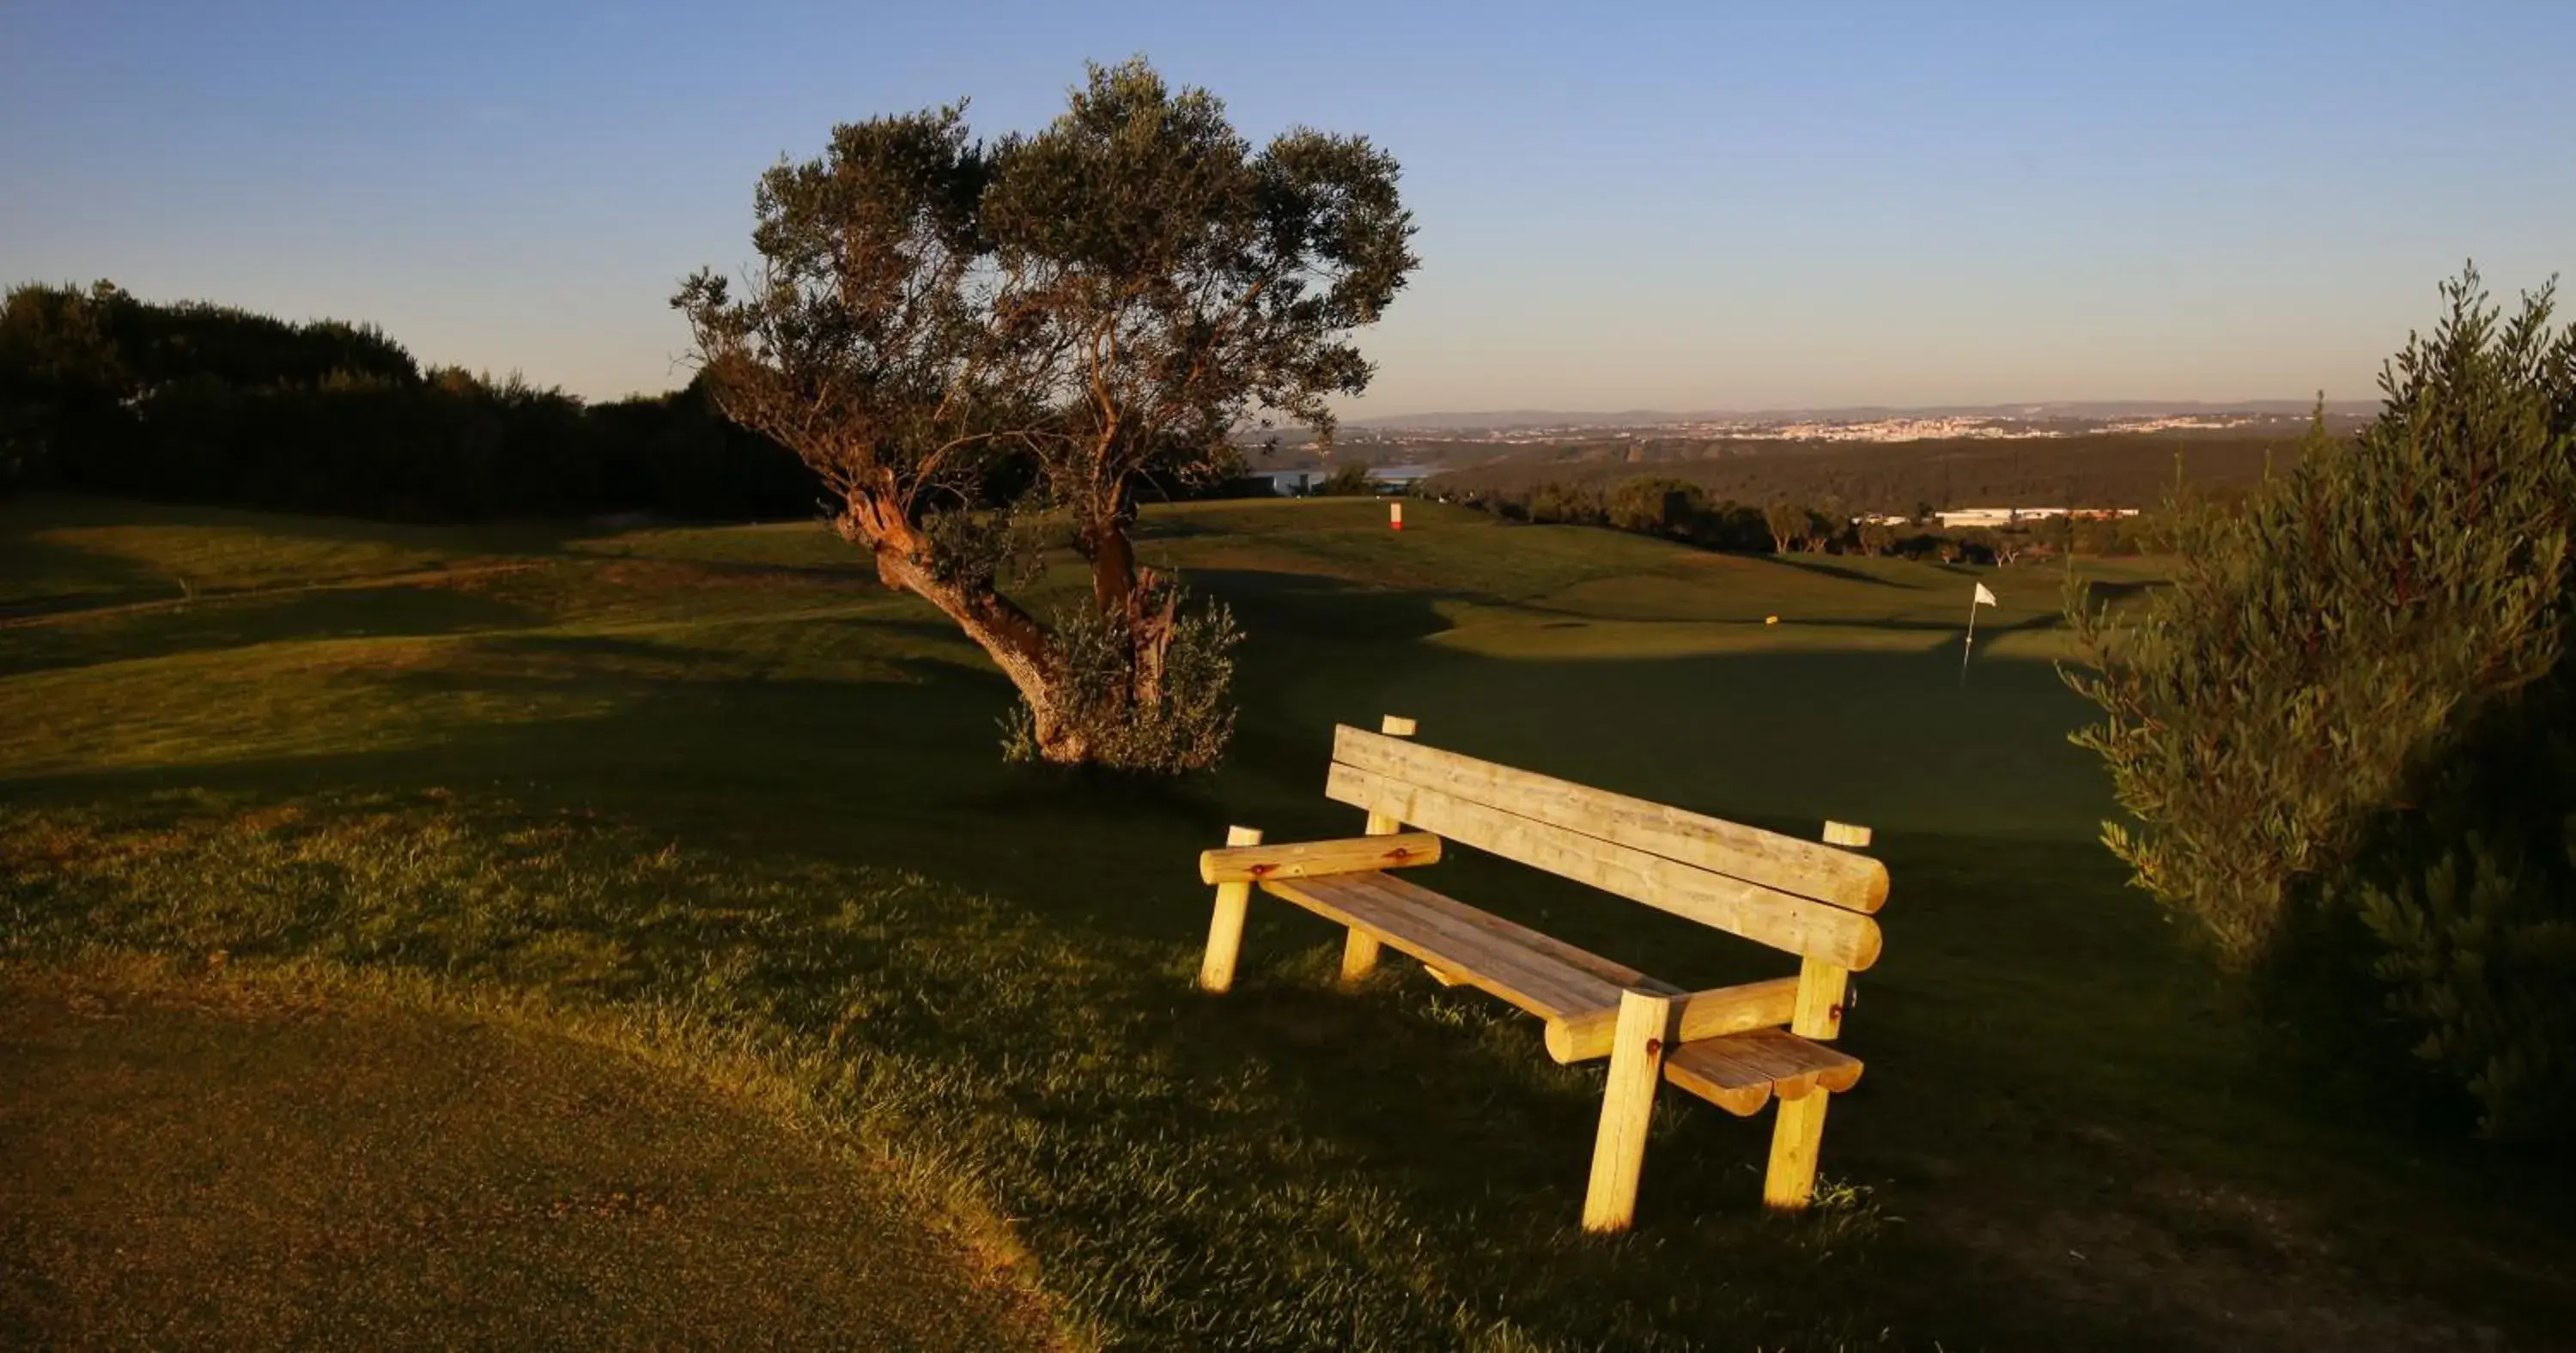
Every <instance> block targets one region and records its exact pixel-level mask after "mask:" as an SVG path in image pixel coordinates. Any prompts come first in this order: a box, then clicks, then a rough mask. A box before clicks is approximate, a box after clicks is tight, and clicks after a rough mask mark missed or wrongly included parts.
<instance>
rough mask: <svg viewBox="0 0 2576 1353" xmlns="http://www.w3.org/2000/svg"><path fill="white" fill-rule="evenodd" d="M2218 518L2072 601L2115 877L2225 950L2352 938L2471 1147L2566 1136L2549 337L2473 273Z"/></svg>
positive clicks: (2571, 567) (2561, 621)
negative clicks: (2472, 1135)
mask: <svg viewBox="0 0 2576 1353" xmlns="http://www.w3.org/2000/svg"><path fill="white" fill-rule="evenodd" d="M2444 297H2445V300H2446V302H2447V305H2446V312H2445V314H2444V315H2443V318H2442V321H2441V323H2440V324H2439V325H2438V326H2437V327H2436V328H2435V329H2434V330H2433V331H2432V332H2431V333H2429V334H2425V335H2420V336H2417V337H2414V338H2412V339H2410V341H2409V342H2408V344H2407V346H2406V348H2405V349H2404V350H2403V351H2401V352H2400V353H2398V354H2397V356H2396V357H2395V358H2394V359H2393V360H2392V361H2391V362H2390V363H2389V365H2388V367H2387V369H2386V371H2385V374H2384V375H2383V377H2382V386H2383V389H2384V392H2385V394H2386V403H2385V406H2384V408H2383V411H2382V412H2381V414H2380V415H2379V417H2378V418H2377V420H2376V421H2374V422H2373V423H2372V424H2371V425H2370V426H2369V427H2368V428H2367V429H2365V430H2364V431H2363V432H2362V433H2361V435H2360V436H2359V437H2358V438H2357V439H2355V440H2353V441H2352V442H2350V443H2345V442H2342V441H2341V440H2340V439H2337V438H2333V437H2330V436H2328V435H2327V434H2326V433H2325V431H2324V430H2323V428H2322V426H2320V427H2319V428H2318V429H2317V430H2316V431H2315V432H2314V433H2313V434H2312V436H2311V440H2310V442H2309V444H2308V446H2307V448H2306V449H2305V450H2304V451H2303V452H2302V454H2301V455H2300V457H2299V460H2298V463H2297V465H2296V466H2295V468H2293V469H2292V470H2290V471H2289V472H2288V473H2286V474H2284V475H2281V476H2278V477H2276V478H2273V479H2271V480H2269V481H2267V482H2266V483H2264V484H2263V485H2262V486H2260V487H2259V488H2258V489H2257V490H2256V491H2255V492H2254V493H2252V494H2251V495H2250V496H2249V497H2248V498H2247V499H2246V500H2245V501H2244V503H2243V504H2242V505H2240V506H2235V507H2225V506H2219V505H2205V504H2184V505H2180V506H2178V507H2177V509H2176V521H2175V525H2174V529H2175V535H2176V543H2177V545H2178V549H2179V555H2180V557H2179V560H2178V562H2177V565H2176V569H2175V574H2174V577H2173V580H2172V585H2171V586H2170V587H2166V588H2162V589H2159V590H2158V591H2157V592H2156V593H2155V594H2154V595H2153V597H2152V598H2151V599H2149V600H2147V601H2145V602H2143V603H2141V604H2140V605H2138V606H2137V607H2135V608H2134V609H2132V610H2130V611H2127V612H2115V611H2108V610H2105V609H2103V608H2101V607H2098V606H2093V605H2089V604H2084V603H2083V602H2081V601H2080V600H2079V601H2078V602H2077V604H2076V605H2075V607H2074V613H2073V620H2074V622H2075V625H2076V628H2077V631H2078V634H2079V636H2080V638H2081V639H2082V641H2083V644H2084V647H2085V651H2086V658H2087V662H2086V667H2087V668H2088V669H2089V670H2085V671H2079V672H2075V673H2070V680H2071V681H2072V683H2073V684H2074V686H2075V688H2076V689H2077V690H2078V691H2080V692H2081V693H2083V694H2084V695H2085V696H2087V697H2089V698H2090V699H2091V700H2092V701H2093V702H2094V703H2095V704H2097V705H2098V706H2100V708H2101V711H2102V719H2101V721H2100V722H2099V723H2096V724H2094V725H2093V726H2092V727H2090V728H2087V729H2085V730H2083V731H2082V732H2081V733H2080V734H2078V735H2077V739H2076V740H2077V741H2078V742H2079V743H2080V744H2081V745H2083V746H2086V747H2089V748H2091V749H2093V750H2094V751H2095V752H2097V753H2099V754H2100V755H2101V757H2102V759H2103V762H2104V764H2105V765H2106V766H2107V767H2108V769H2109V771H2110V774H2111V781H2112V785H2113V788H2114V790H2115V791H2116V792H2117V794H2118V798H2119V802H2120V804H2121V806H2122V807H2123V808H2125V809H2126V810H2127V819H2126V820H2125V821H2120V822H2114V823H2110V824H2106V825H2105V827H2104V839H2105V841H2106V842H2107V843H2108V845H2109V846H2110V848H2111V849H2112V850H2113V851H2114V852H2115V853H2117V854H2118V855H2119V856H2120V858H2121V859H2122V860H2123V861H2125V862H2126V863H2127V864H2128V865H2129V867H2130V868H2131V870H2132V871H2133V873H2134V878H2135V881H2136V882H2137V884H2138V886H2140V887H2141V888H2144V889H2146V890H2147V891H2149V892H2150V893H2152V894H2154V895H2155V896H2156V897H2157V898H2158V899H2160V900H2161V901H2163V902H2164V903H2166V904H2167V905H2168V906H2170V907H2172V908H2173V909H2174V910H2175V911H2176V913H2178V914H2179V915H2180V916H2182V917H2184V918H2186V919H2187V920H2189V921H2190V922H2191V923H2192V924H2193V926H2194V927H2195V928H2196V929H2197V930H2198V931H2199V932H2200V933H2201V934H2203V935H2204V936H2206V937H2207V939H2208V940H2209V941H2210V942H2211V944H2212V946H2213V948H2214V949H2215V951H2216V952H2217V953H2218V954H2219V955H2220V956H2221V957H2222V958H2224V959H2225V960H2226V961H2228V962H2229V963H2230V964H2232V965H2235V966H2239V967H2247V968H2263V969H2277V966H2278V964H2279V962H2280V961H2282V960H2285V959H2289V960H2296V961H2298V962H2301V963H2306V962H2309V961H2311V956H2308V955H2303V954H2300V953H2299V952H2298V951H2299V950H2300V949H2301V948H2302V945H2303V943H2304V939H2305V937H2310V936H2319V935H2334V934H2338V933H2339V934H2343V935H2358V936H2361V937H2366V939H2367V943H2368V946H2369V947H2370V957H2369V958H2367V959H2366V960H2365V961H2364V963H2363V966H2364V967H2365V968H2366V969H2367V975H2368V976H2369V977H2370V978H2371V979H2372V982H2373V983H2374V984H2375V985H2376V987H2377V988H2378V990H2377V991H2375V992H2373V993H2372V994H2371V995H2370V996H2369V997H2368V998H2367V999H2366V1000H2365V1001H2364V1002H2363V1004H2362V1005H2361V1007H2360V1008H2346V1009H2344V1010H2342V1011H2339V1012H2338V1013H2339V1014H2342V1015H2344V1016H2346V1017H2347V1022H2349V1023H2351V1024H2354V1025H2362V1024H2367V1023H2371V1022H2373V1021H2379V1020H2383V1019H2384V1016H2385V1013H2386V1012H2387V1011H2391V1010H2393V1011H2395V1012H2397V1013H2398V1014H2400V1015H2401V1016H2402V1017H2404V1018H2405V1019H2406V1020H2407V1021H2408V1022H2409V1023H2410V1024H2411V1025H2412V1026H2413V1033H2414V1036H2415V1037H2417V1038H2419V1039H2420V1041H2419V1042H2418V1043H2417V1044H2416V1051H2417V1053H2418V1054H2419V1055H2421V1056H2422V1057H2424V1058H2425V1059H2427V1060H2429V1061H2431V1062H2433V1063H2435V1064H2436V1065H2438V1066H2439V1067H2440V1068H2441V1069H2443V1070H2444V1071H2446V1072H2447V1073H2449V1074H2450V1076H2451V1077H2452V1078H2453V1080H2454V1082H2455V1083H2456V1084H2457V1085H2458V1086H2459V1087H2460V1088H2461V1089H2462V1090H2463V1091H2465V1092H2466V1094H2467V1095H2468V1096H2469V1097H2471V1098H2473V1099H2474V1100H2476V1101H2477V1104H2478V1106H2479V1109H2480V1112H2481V1116H2482V1119H2483V1122H2484V1126H2485V1129H2486V1130H2487V1131H2488V1132H2489V1133H2490V1134H2492V1135H2496V1136H2517V1135H2540V1134H2543V1133H2546V1132H2550V1131H2576V742H2571V741H2570V740H2569V738H2568V735H2567V728H2568V726H2569V724H2570V722H2571V711H2576V665H2571V664H2572V663H2576V657H2571V647H2570V644H2569V640H2570V638H2571V633H2576V556H2571V548H2576V330H2570V329H2560V328H2557V327H2556V326H2555V325H2554V323H2553V320H2552V297H2551V295H2550V294H2549V292H2547V291H2545V290H2544V291H2542V292H2540V293H2537V294H2535V295H2532V296H2530V297H2527V298H2526V299H2525V301H2524V303H2523V304H2522V306H2521V307H2520V308H2519V309H2518V310H2516V311H2514V312H2512V313H2511V314H2507V313H2506V312H2504V311H2503V310H2501V309H2500V308H2498V307H2496V306H2494V305H2492V304H2491V303H2489V301H2488V300H2487V298H2486V296H2485V295H2484V293H2483V292H2482V291H2480V289H2479V286H2478V282H2477V276H2476V274H2475V273H2474V272H2469V273H2466V274H2464V275H2463V276H2462V277H2460V278H2459V279H2458V280H2456V281H2454V282H2452V283H2450V284H2448V286H2447V287H2446V288H2445V290H2444Z"/></svg>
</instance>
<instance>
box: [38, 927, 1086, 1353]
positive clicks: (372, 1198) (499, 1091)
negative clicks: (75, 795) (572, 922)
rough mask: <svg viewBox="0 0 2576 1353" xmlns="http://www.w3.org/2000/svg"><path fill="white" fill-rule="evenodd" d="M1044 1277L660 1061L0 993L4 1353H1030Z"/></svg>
mask: <svg viewBox="0 0 2576 1353" xmlns="http://www.w3.org/2000/svg"><path fill="white" fill-rule="evenodd" d="M1049 1338H1050V1326H1049V1323H1048V1322H1047V1320H1046V1319H1045V1317H1044V1315H1043V1314H1042V1313H1041V1312H1040V1311H1039V1309H1038V1308H1037V1307H1036V1305H1035V1303H1034V1302H1033V1301H1032V1300H1031V1299H1030V1298H1029V1297H1028V1296H1027V1295H1026V1293H1025V1290H1024V1288H1023V1287H1022V1286H1021V1284H1020V1282H1019V1280H1018V1279H1017V1277H1016V1276H1015V1275H1013V1274H1011V1273H1010V1272H1009V1271H1007V1270H1006V1269H1004V1268H1002V1267H1001V1266H1000V1265H998V1264H996V1263H994V1262H991V1261H989V1260H984V1259H979V1258H978V1257H977V1256H976V1255H975V1254H974V1253H972V1252H970V1251H969V1250H968V1249H967V1247H966V1246H965V1245H964V1244H962V1243H961V1242H959V1241H956V1240H954V1239H950V1238H947V1237H945V1236H942V1235H939V1234H936V1233H934V1232H933V1231H932V1230H931V1229H929V1228H927V1227H925V1226H924V1225H923V1224H922V1223H921V1222H920V1221H918V1220H916V1219H915V1217H913V1216H912V1215H910V1214H909V1213H908V1211H907V1210H906V1209H905V1208H903V1207H902V1205H900V1204H899V1203H898V1201H897V1200H896V1199H895V1198H894V1197H892V1196H891V1195H890V1193H889V1192H888V1191H887V1190H886V1189H885V1188H884V1187H883V1185H882V1184H881V1182H879V1181H876V1180H872V1179H870V1178H869V1177H867V1176H866V1175H865V1174H864V1173H863V1172H862V1171H860V1170H857V1169H855V1168H853V1167H851V1166H849V1165H847V1164H845V1163H843V1162H842V1161H839V1160H836V1159H835V1158H834V1157H833V1156H832V1155H831V1154H829V1153H828V1152H827V1151H826V1150H824V1149H823V1148H822V1147H821V1146H819V1145H817V1144H816V1143H814V1142H812V1141H809V1140H807V1139H805V1138H803V1137H800V1136H798V1135H796V1134H795V1133H794V1132H792V1131H790V1130H788V1129H786V1128H785V1127H783V1126H781V1125H780V1124H778V1123H776V1122H775V1121H773V1120H771V1119H768V1118H766V1117H763V1116H762V1115H760V1114H759V1113H757V1112H755V1111H753V1110H752V1109H750V1108H749V1107H747V1106H745V1105H743V1104H741V1103H738V1102H736V1101H734V1100H732V1099H730V1098H728V1097H727V1096H726V1095H724V1094H723V1093H721V1092H719V1091H717V1090H714V1089H712V1088H709V1087H707V1086H705V1085H702V1084H699V1083H696V1082H693V1081H689V1080H687V1079H684V1078H682V1077H680V1076H677V1075H674V1074H671V1073H668V1072H664V1071H662V1070H659V1069H657V1068H654V1067H652V1066H650V1065H648V1064H646V1063H644V1062H641V1061H639V1060H637V1059H635V1058H633V1057H631V1056H627V1055H624V1054H621V1053H618V1052H615V1051H610V1050H605V1049H601V1048H598V1047H594V1046H590V1045H587V1044H583V1043H579V1042H575V1041H573V1040H572V1039H569V1038H566V1037H563V1036H560V1035H556V1034H552V1033H548V1032H544V1031H542V1030H532V1029H528V1028H524V1027H521V1026H518V1025H516V1024H508V1023H497V1022H490V1021H482V1020H475V1019H470V1018H465V1017H461V1016H453V1015H445V1014H427V1013H420V1012H416V1011H412V1010H408V1009H403V1008H399V1007H394V1006H391V1005H388V1004H384V1003H381V1002H377V1001H374V1000H371V999H366V998H347V999H342V998H329V999H321V1000H317V999H314V998H311V997H309V996H306V995H303V994H301V993H299V994H298V995H297V996H296V997H295V998H294V999H292V1000H286V999H281V998H279V997H276V996H273V995H263V994H262V993H261V992H260V991H258V990H256V989H250V988H245V987H243V986H239V985H234V984H228V983H227V984H216V983H177V984H170V983H162V982H145V983H141V984H135V983H128V982H109V981H104V980H98V979H86V978H69V977H62V976H57V975H53V974H48V973H30V972H28V971H26V970H23V969H8V968H0V1345H6V1346H12V1347H71V1346H79V1347H100V1346H116V1347H139V1346H154V1347H276V1346H280V1345H286V1344H296V1345H315V1344H318V1345H325V1346H356V1347H388V1346H429V1345H435V1346H440V1347H459V1346H485V1347H490V1346H503V1347H514V1348H517V1347H642V1346H656V1347H711V1348H724V1347H750V1346H760V1347H796V1346H817V1347H840V1348H978V1349H980V1348H1030V1347H1041V1346H1044V1345H1045V1344H1046V1343H1047V1342H1048V1341H1049Z"/></svg>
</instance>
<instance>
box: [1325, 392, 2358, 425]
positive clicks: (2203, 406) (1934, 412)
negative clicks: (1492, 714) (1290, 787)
mask: <svg viewBox="0 0 2576 1353" xmlns="http://www.w3.org/2000/svg"><path fill="white" fill-rule="evenodd" d="M2315 407H2316V400H2315V399H2313V398H2309V399H2239V400H2193V399H2099V400H2058V401H2041V402H2035V403H2028V404H1926V405H1917V406H1899V405H1879V404H1866V405H1848V406H1842V407H1834V408H1778V409H1726V410H1697V411H1687V410H1686V411H1678V412H1676V411H1672V410H1661V409H1620V410H1598V409H1596V410H1561V409H1504V410H1488V411H1481V412H1432V413H1399V414H1382V415H1377V416H1374V417H1368V418H1352V419H1346V420H1344V421H1345V425H1346V426H1348V427H1351V428H1387V429H1421V430H1425V431H1486V430H1504V429H1510V428H1550V427H1561V428H1641V427H1656V426H1661V425H1665V424H1673V423H1704V422H1714V421H1741V422H1771V421H1785V420H1793V419H1848V420H1857V419H1872V418H1960V417H1965V418H2034V419H2057V418H2155V417H2162V416H2165V415H2171V414H2195V413H2197V414H2215V413H2261V414H2284V415H2292V416H2297V415H2303V414H2306V413H2308V412H2310V411H2312V410H2313V409H2315ZM2378 408H2379V405H2378V402H2377V401H2375V400H2354V399H2340V400H2328V401H2326V412H2327V413H2329V414H2349V415H2356V416H2367V415H2369V414H2372V413H2375V412H2377V411H2378Z"/></svg>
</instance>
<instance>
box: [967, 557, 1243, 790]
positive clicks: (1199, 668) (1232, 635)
mask: <svg viewBox="0 0 2576 1353" xmlns="http://www.w3.org/2000/svg"><path fill="white" fill-rule="evenodd" d="M1152 587H1153V589H1154V593H1155V594H1154V595H1149V596H1147V597H1146V598H1145V599H1144V603H1143V604H1142V605H1141V606H1140V610H1143V611H1146V612H1149V613H1150V612H1153V611H1158V610H1163V609H1166V608H1168V610H1169V611H1170V613H1171V614H1172V615H1173V616H1174V619H1173V621H1172V623H1171V626H1170V628H1169V630H1168V631H1167V633H1168V635H1169V636H1170V637H1169V641H1168V642H1167V643H1166V644H1164V645H1163V646H1162V647H1161V648H1160V649H1159V650H1151V651H1145V652H1142V653H1140V646H1139V645H1138V644H1136V643H1135V642H1134V641H1133V640H1132V639H1131V638H1130V636H1129V634H1128V631H1127V630H1126V628H1125V625H1126V623H1127V622H1126V619H1125V617H1123V616H1109V615H1103V614H1101V613H1100V612H1099V611H1098V610H1097V609H1095V608H1093V607H1090V606H1087V605H1075V606H1068V607H1065V608H1063V609H1061V610H1059V611H1057V612H1056V613H1055V616H1054V617H1053V622H1052V625H1051V627H1050V628H1051V630H1052V647H1053V648H1054V650H1055V660H1056V662H1057V663H1058V664H1059V671H1060V672H1061V674H1062V680H1061V681H1060V682H1059V683H1058V685H1057V692H1058V694H1057V699H1058V706H1057V717H1058V718H1059V719H1060V720H1061V721H1062V723H1063V724H1064V726H1065V727H1066V728H1067V729H1069V730H1071V732H1072V733H1073V734H1074V735H1075V736H1077V737H1079V738H1080V739H1081V740H1082V742H1083V744H1084V745H1085V746H1086V747H1087V748H1089V749H1090V753H1091V754H1090V755H1089V756H1087V757H1085V758H1083V759H1084V760H1085V761H1086V762H1088V763H1089V764H1092V765H1097V766H1106V767H1109V768H1111V769H1113V770H1126V771H1149V772H1154V773H1158V774H1174V773H1177V772H1182V771H1193V770H1206V769H1209V768H1211V767H1213V766H1215V765H1216V763H1217V762H1218V761H1219V760H1221V759H1223V758H1224V756H1225V748H1226V744H1227V743H1228V742H1230V741H1231V740H1232V739H1233V737H1234V702H1233V700H1232V698H1231V696H1232V692H1233V689H1234V647H1235V645H1236V644H1237V643H1239V642H1241V640H1242V638H1243V634H1242V631H1241V630H1239V629H1237V628H1236V627H1235V623H1234V613H1233V612H1232V611H1230V610H1228V609H1227V608H1226V607H1225V605H1224V604H1223V603H1220V602H1210V603H1208V604H1207V605H1206V606H1204V607H1201V608H1199V609H1198V610H1196V611H1191V610H1189V609H1187V607H1186V602H1187V600H1188V598H1187V597H1186V596H1185V595H1184V594H1183V593H1182V592H1181V591H1180V589H1179V588H1178V587H1177V586H1176V585H1174V584H1171V583H1167V582H1163V581H1161V580H1159V579H1158V580H1156V581H1155V582H1154V583H1153V584H1152ZM1140 664H1150V665H1151V666H1152V668H1153V670H1151V671H1150V672H1149V671H1143V670H1140ZM1002 751H1003V754H1004V756H1005V757H1007V758H1008V759H1010V760H1012V761H1023V762H1035V761H1040V760H1044V759H1045V758H1044V756H1043V755H1042V753H1041V749H1040V746H1039V740H1038V736H1037V717H1036V714H1035V712H1034V711H1032V710H1031V709H1030V708H1029V705H1028V703H1027V701H1026V700H1025V699H1023V700H1022V702H1021V703H1020V704H1018V705H1016V706H1014V707H1013V708H1012V710H1011V713H1010V714H1009V715H1008V716H1007V717H1006V718H1005V719H1004V721H1003V735H1002Z"/></svg>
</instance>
